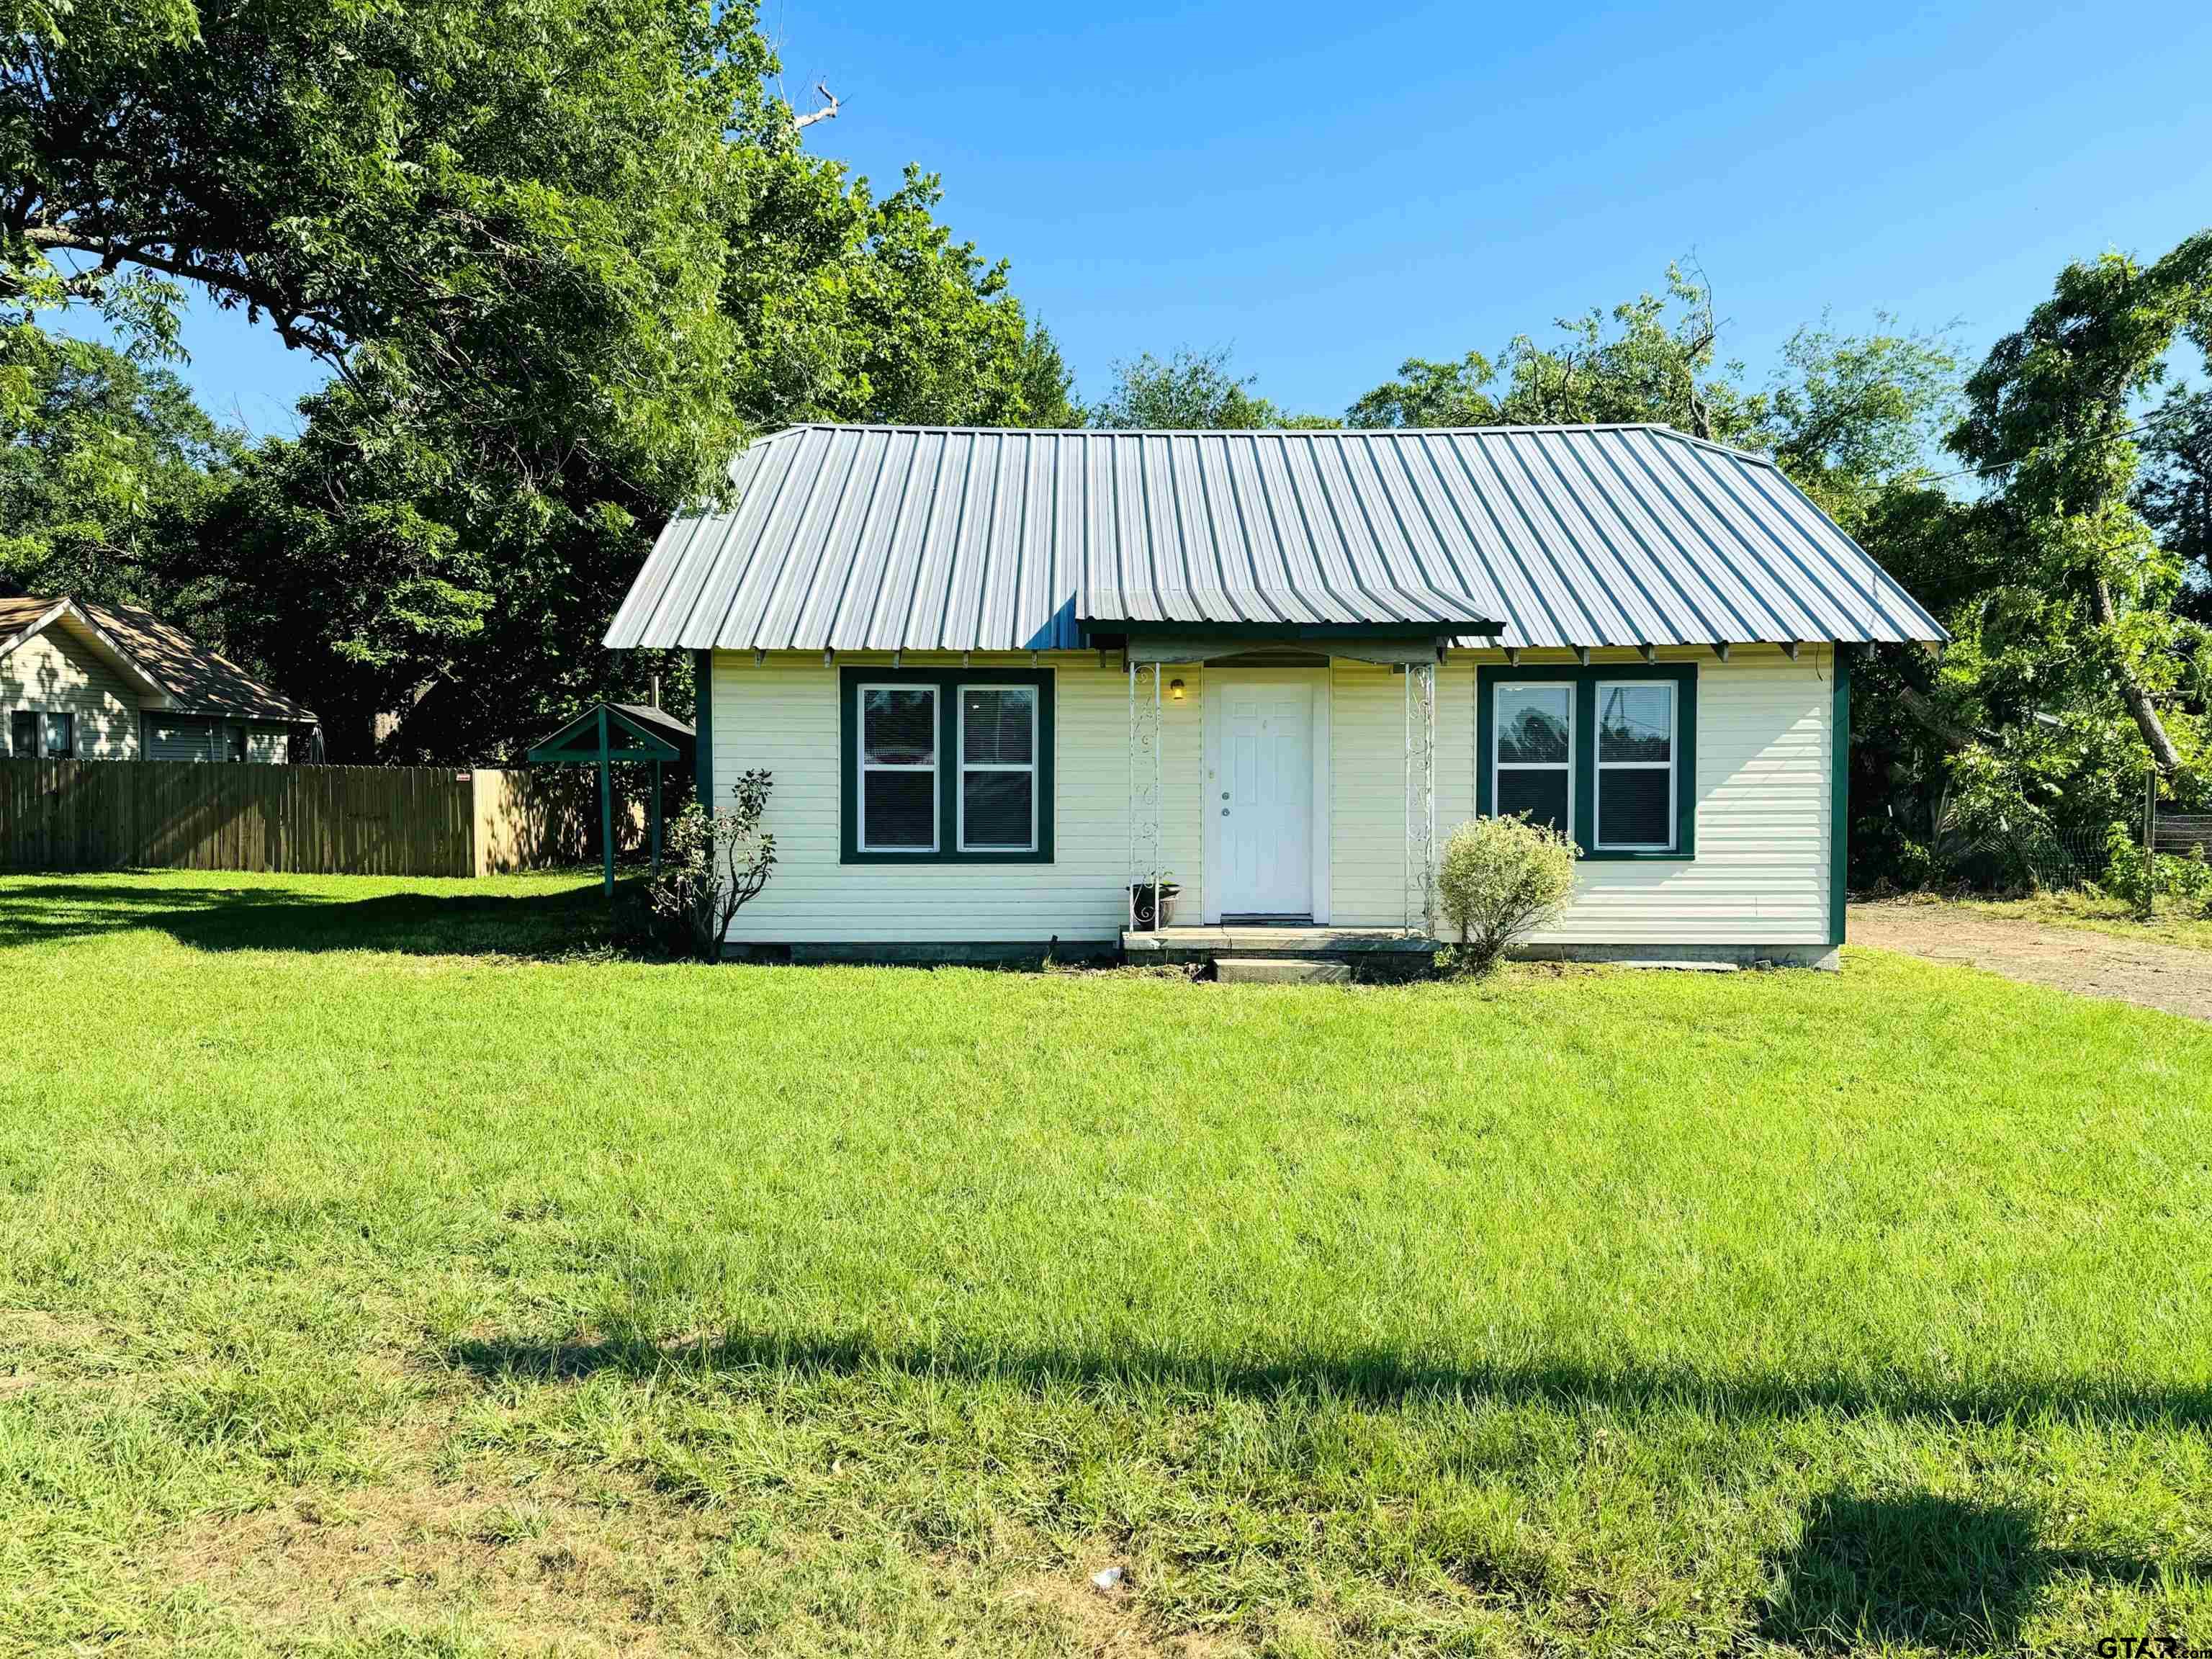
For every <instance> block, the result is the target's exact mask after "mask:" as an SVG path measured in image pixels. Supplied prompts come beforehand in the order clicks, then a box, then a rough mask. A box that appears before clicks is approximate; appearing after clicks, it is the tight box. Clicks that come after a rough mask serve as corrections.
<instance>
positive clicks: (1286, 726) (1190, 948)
mask: <svg viewBox="0 0 2212 1659" xmlns="http://www.w3.org/2000/svg"><path fill="white" fill-rule="evenodd" d="M1449 646H1450V641H1449V638H1448V637H1447V636H1443V635H1438V634H1437V633H1435V632H1432V631H1423V632H1420V633H1408V632H1407V631H1406V630H1404V629H1395V630H1393V629H1362V630H1359V631H1358V632H1353V631H1352V630H1349V629H1346V630H1342V631H1341V632H1340V633H1337V634H1336V635H1335V636H1334V637H1327V638H1319V639H1317V638H1315V637H1312V636H1311V635H1310V634H1303V633H1300V632H1298V631H1297V630H1285V631H1284V632H1283V633H1282V634H1281V635H1280V636H1273V635H1265V634H1257V633H1255V634H1252V635H1241V636H1240V635H1223V634H1221V633H1218V632H1216V633H1211V634H1198V633H1184V634H1177V633H1168V632H1161V633H1152V634H1147V633H1142V632H1137V631H1132V632H1131V633H1130V634H1129V635H1127V637H1126V640H1125V641H1124V642H1123V644H1122V650H1121V655H1122V666H1123V671H1124V674H1125V678H1126V684H1127V717H1128V736H1127V819H1128V861H1127V906H1126V915H1125V922H1124V927H1123V930H1122V940H1121V943H1122V948H1123V951H1124V952H1125V953H1126V954H1127V956H1128V957H1129V958H1130V959H1131V960H1133V961H1153V962H1179V963H1189V962H1197V961H1211V960H1216V959H1218V958H1221V957H1251V958H1255V959H1261V960H1266V959H1273V958H1286V957H1309V958H1316V959H1328V960H1336V961H1346V962H1349V961H1356V960H1361V959H1373V958H1376V957H1379V956H1383V955H1397V956H1401V957H1409V958H1410V957H1421V958H1425V957H1426V956H1427V955H1428V954H1430V953H1431V952H1432V951H1433V950H1434V948H1435V946H1434V939H1435V935H1436V932H1437V891H1436V872H1437V853H1438V845H1437V842H1438V813H1439V805H1438V778H1437V750H1438V738H1437V726H1438V715H1439V701H1438V700H1439V678H1440V676H1439V670H1440V665H1441V663H1442V662H1443V659H1445V657H1446V656H1447V653H1449ZM1194 702H1195V703H1196V704H1197V707H1196V708H1195V709H1193V708H1191V707H1190V705H1191V704H1192V703H1194ZM1194 715H1195V719H1194ZM1194 728H1197V729H1194ZM1175 732H1180V734H1181V735H1180V736H1179V737H1176V736H1174V735H1173V734H1174V733H1175ZM1194 739H1195V744H1194ZM1194 746H1195V747H1196V748H1197V749H1198V751H1199V752H1198V753H1197V754H1195V755H1194V754H1193V753H1192V749H1193V747H1194ZM1170 751H1173V752H1174V753H1176V754H1179V757H1180V759H1179V761H1178V762H1176V763H1170ZM1194 763H1195V764H1194ZM1178 853H1179V854H1180V856H1181V857H1182V860H1184V861H1185V867H1184V868H1183V869H1182V870H1181V871H1178V870H1177V868H1176V854H1178ZM1193 853H1195V854H1197V855H1198V858H1197V864H1198V868H1197V869H1196V870H1195V871H1192V870H1190V869H1189V868H1188V860H1189V859H1190V855H1191V854H1193ZM1194 877H1195V879H1193V878H1194ZM1163 888H1164V889H1165V892H1166V895H1167V902H1166V905H1165V909H1166V912H1167V914H1166V915H1164V916H1162V915H1158V908H1160V907H1158V906H1156V904H1155V902H1154V899H1153V896H1154V895H1156V894H1158V893H1160V892H1161V891H1162V890H1163ZM1178 889H1180V891H1178Z"/></svg>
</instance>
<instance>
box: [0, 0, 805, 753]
mask: <svg viewBox="0 0 2212 1659" xmlns="http://www.w3.org/2000/svg"><path fill="white" fill-rule="evenodd" d="M56 13H57V15H56V16H55V18H54V19H53V20H52V21H50V22H48V23H47V24H46V25H44V26H41V27H33V28H31V29H30V30H28V31H27V32H25V33H19V34H17V35H16V36H15V37H13V38H11V39H10V40H9V42H8V44H7V46H6V47H5V48H4V50H5V52H6V58H5V61H4V70H0V159H4V167H0V178H4V179H6V180H7V181H8V183H7V184H6V185H0V304H5V305H8V306H10V307H14V308H15V311H16V313H17V314H18V316H19V317H21V316H25V315H27V314H29V313H33V312H35V311H37V310H39V309H40V308H41V307H48V306H52V305H53V304H55V303H58V302H68V303H76V304H81V305H88V306H92V307H98V308H99V309H100V310H101V311H103V312H105V313H106V314H107V316H108V318H109V319H110V321H111V322H112V323H114V324H115V325H118V326H119V327H122V328H124V329H125V330H127V331H132V332H134V333H135V334H137V336H138V337H140V338H142V339H143V340H146V341H149V342H150V343H154V344H155V345H157V346H158V345H159V344H160V343H161V342H162V341H163V340H164V339H166V338H167V337H169V336H170V334H171V332H172V331H173V319H174V315H175V311H176V307H178V305H179V303H180V302H181V301H182V299H183V297H184V295H185V290H186V289H188V288H197V289H199V290H200V291H202V292H203V293H204V294H205V295H209V296H210V297H211V298H212V299H213V300H214V301H215V302H216V303H217V304H219V305H222V306H228V307H240V308H242V309H243V310H244V311H245V312H246V314H247V315H248V316H249V317H251V318H253V319H257V320H265V321H266V322H267V323H268V324H269V325H271V326H272V327H273V328H274V329H275V330H276V332H277V333H278V335H279V336H280V337H282V338H283V340H284V341H285V342H286V343H288V344H290V345H292V346H294V347H295V348H297V349H302V350H307V351H312V352H313V353H315V354H316V355H317V356H320V357H321V358H323V359H324V360H325V362H328V363H329V364H330V365H331V368H332V370H333V373H334V374H335V376H336V380H335V382H334V385H333V386H332V388H331V391H330V392H328V393H327V394H325V396H323V397H322V398H319V399H317V400H315V401H314V402H313V404H312V406H311V408H310V410H309V422H310V425H311V427H314V426H319V427H320V428H323V430H322V431H321V432H320V433H319V434H318V441H317V442H316V443H314V444H312V445H308V446H305V447H303V448H302V449H301V451H298V452H292V451H288V450H285V449H284V448H283V447H281V446H280V447H278V448H277V449H276V451H272V452H271V453H270V454H269V455H267V456H264V457H263V458H259V464H258V465H256V466H255V467H254V468H252V469H250V470H249V471H250V476H248V477H246V478H244V479H243V480H242V481H241V483H240V485H239V490H240V494H239V495H237V496H236V497H235V498H234V501H232V502H231V503H230V509H231V511H230V515H229V516H230V521H231V522H233V523H238V522H239V520H240V512H241V510H242V509H243V508H244V507H250V506H251V505H252V504H253V503H254V502H256V501H264V500H268V499H270V498H272V497H282V498H283V499H285V500H287V501H289V504H290V506H291V507H292V509H293V510H292V511H291V512H290V513H286V514H283V515H281V516H280V517H279V518H278V519H277V520H276V525H277V526H280V527H281V529H282V531H283V532H301V533H298V534H291V533H274V532H270V530H269V529H268V527H266V526H264V530H263V531H262V532H260V533H251V534H249V533H246V532H247V531H248V530H250V529H251V528H252V526H246V525H243V524H240V533H239V534H237V535H235V536H234V537H232V538H228V539H224V540H216V539H213V538H201V540H200V542H199V543H198V544H197V545H198V551H199V554H200V556H199V557H198V558H197V560H194V561H191V562H188V563H187V564H185V566H184V567H183V568H178V569H174V570H173V571H171V572H169V573H167V574H168V577H169V579H170V580H172V581H174V582H188V583H191V584H193V585H195V586H197V587H198V588H200V589H202V590H209V589H213V590H215V591H216V592H217V594H218V610H219V611H220V612H221V613H222V614H224V615H229V616H234V617H236V619H237V624H236V627H235V629H233V630H228V631H229V632H232V633H234V635H235V637H233V638H230V639H228V641H227V642H228V643H233V644H235V645H238V646H240V647H242V648H244V649H245V650H246V651H247V652H248V653H249V654H252V655H255V656H258V657H260V658H262V659H264V661H272V660H274V659H276V658H277V657H278V656H279V655H280V654H288V653H291V652H292V651H293V650H294V649H295V647H296V642H297V641H299V640H301V638H302V637H303V636H306V637H310V638H313V639H314V640H315V641H317V642H318V644H319V646H320V647H322V658H321V660H322V661H324V662H325V664H327V665H329V666H330V667H331V670H332V672H331V674H324V673H321V672H319V671H317V670H316V666H315V664H314V663H313V661H309V662H301V663H295V664H293V665H292V666H293V668H294V671H295V678H294V679H292V680H291V681H290V682H289V689H291V690H295V693H296V694H298V695H300V696H302V697H303V698H305V699H307V700H308V701H310V702H316V703H317V704H318V705H319V707H321V708H324V709H325V712H326V714H329V715H330V716H331V720H332V721H333V725H332V731H331V737H332V747H333V750H334V752H336V753H339V754H342V755H346V756H348V757H356V758H358V757H363V756H364V755H365V753H366V749H367V744H368V734H369V730H370V725H369V720H370V715H371V714H372V712H373V711H372V710H371V709H369V708H364V707H362V706H359V705H357V704H352V703H349V702H348V701H347V700H346V698H344V697H343V696H338V695H337V693H339V692H341V691H349V690H358V689H362V688H361V685H360V678H359V677H360V671H361V670H362V666H363V665H374V667H375V668H376V670H377V671H378V672H379V673H380V675H381V676H382V679H381V682H380V684H378V686H377V688H376V690H375V691H374V695H375V696H386V695H388V694H390V693H391V692H392V691H396V690H399V689H401V688H404V687H410V686H416V687H419V686H421V685H422V684H425V683H427V682H428V681H430V680H432V679H435V678H437V677H440V676H445V677H448V678H450V677H452V676H453V675H454V674H455V673H456V672H457V668H456V664H455V659H454V656H453V647H454V645H455V642H456V641H462V640H465V639H467V638H469V637H471V636H472V635H479V634H481V633H483V631H484V624H485V622H486V619H487V618H489V617H493V616H495V615H499V614H501V613H502V612H505V613H507V614H508V615H509V616H510V617H511V619H512V620H513V622H514V623H516V624H517V627H516V628H515V629H513V630H511V631H510V634H509V640H510V642H511V641H513V639H515V638H517V637H520V638H525V639H527V638H528V637H529V636H530V635H531V633H532V629H536V630H538V635H539V637H538V639H537V640H536V641H534V643H535V645H536V647H537V653H536V654H537V660H538V661H539V662H541V663H542V662H544V660H545V659H547V658H548V657H549V656H550V655H552V654H554V653H557V652H558V651H559V650H562V649H566V650H568V651H572V652H573V651H574V650H575V649H576V648H577V647H578V646H579V645H580V643H581V641H583V640H584V639H587V638H588V637H589V633H590V630H591V629H592V627H593V626H594V623H595V620H596V619H595V618H594V617H592V616H590V615H588V614H580V613H566V612H565V606H564V605H563V601H562V597H559V596H570V597H581V596H592V595H596V594H599V593H601V592H604V591H605V588H606V587H607V586H608V585H609V580H610V572H611V567H612V566H613V565H615V564H616V563H618V562H631V561H634V557H635V551H636V548H637V545H638V544H639V538H641V535H642V534H644V533H645V532H646V531H647V527H648V526H652V525H653V524H655V523H657V521H658V520H659V518H660V516H662V515H663V514H665V513H666V512H667V511H668V509H669V508H670V507H671V506H672V505H673V504H674V503H675V502H676V501H679V500H681V499H683V498H684V496H685V495H690V494H692V493H695V492H696V491H697V490H698V489H701V488H702V486H703V485H704V484H705V483H707V482H708V480H710V479H711V478H712V477H714V474H715V472H716V471H718V469H719V468H720V465H721V464H722V462H723V461H724V459H726V455H727V453H728V452H729V450H730V448H731V447H732V446H733V445H734V444H735V443H736V441H738V435H739V433H740V430H741V423H740V422H739V419H738V412H737V410H736V409H735V408H734V407H733V405H732V400H731V399H730V398H729V396H728V393H727V376H728V373H729V368H730V365H731V362H732V355H733V348H734V343H735V342H734V331H733V330H732V328H731V326H730V324H729V321H728V319H727V318H726V314H725V313H724V311H723V309H722V307H721V306H720V291H721V285H722V271H723V261H724V258H725V257H726V241H725V240H724V238H723V236H722V234H721V229H722V227H721V223H720V213H719V204H720V201H721V199H722V196H723V191H724V190H725V187H726V179H727V173H728V159H727V158H728V155H729V148H730V147H729V142H728V134H729V133H730V132H731V131H732V129H733V127H738V128H741V127H742V126H743V125H744V123H746V122H747V121H748V120H751V119H755V118H757V117H758V116H759V114H760V112H762V110H763V107H764V100H763V97H762V95H761V94H760V92H759V84H760V77H761V75H762V73H763V70H764V66H765V64H766V61H767V59H766V54H765V52H764V51H763V48H762V47H761V45H760V42H759V40H758V37H757V34H756V33H754V32H753V31H752V29H751V28H750V15H749V14H746V13H744V12H743V11H742V10H726V11H724V12H722V13H721V14H720V15H715V14H714V13H713V12H712V11H711V10H710V9H709V8H708V6H706V5H705V4H703V3H694V0H409V3H406V4H398V3H391V0H342V3H330V0H289V3H288V0H201V3H198V4H197V6H193V7H179V6H174V5H161V4H152V3H149V0H78V3H76V4H75V5H73V6H72V7H70V9H67V10H61V9H58V8H57V9H56ZM331 455H338V456H343V457H344V458H346V465H333V466H331V467H330V468H329V469H328V470H327V471H325V472H324V473H323V474H321V475H320V476H319V477H316V478H314V479H313V480H307V479H302V478H301V477H299V474H300V471H301V468H302V466H303V465H305V464H306V463H307V461H308V460H311V459H319V458H322V457H325V456H331ZM266 471H276V472H277V473H279V474H281V475H282V477H280V478H279V479H278V480H277V481H276V482H275V483H271V481H270V479H269V478H267V477H264V476H262V475H263V474H264V472H266ZM309 508H312V510H313V513H315V514H317V515H318V516H319V520H320V522H319V525H317V526H307V524H306V523H305V522H304V521H303V520H302V518H301V513H303V512H305V511H307V510H308V509H309ZM395 524H398V525H402V526H405V527H406V528H407V531H408V533H405V534H395V533H392V526H394V525H395ZM310 529H313V531H314V532H315V533H306V532H308V531H309V530H310ZM341 543H343V544H345V545H346V548H347V552H348V555H349V556H347V557H346V558H343V559H339V558H334V557H332V556H331V551H332V550H333V549H334V548H335V547H336V546H337V545H338V544H341ZM487 574H490V575H491V577H492V580H489V581H488V580H485V578H486V576H487ZM572 578H573V579H572ZM225 590H227V591H225ZM391 594H398V595H400V596H402V597H400V598H399V599H396V600H392V599H387V598H386V596H387V595H391ZM550 611H564V614H562V616H561V617H559V618H558V623H559V625H558V626H557V628H556V627H554V626H553V624H554V623H555V621H556V618H555V617H553V616H552V615H551V614H550ZM264 613H265V614H267V615H270V616H272V617H274V618H276V620H275V622H274V623H273V624H272V625H271V626H270V627H268V628H264V627H261V626H259V625H258V622H259V618H260V616H261V615H262V614H264ZM554 633H557V634H558V635H560V636H561V637H560V639H559V642H558V644H557V645H556V642H555V640H554V639H553V638H552V637H551V635H552V634H554ZM386 706H389V705H386Z"/></svg>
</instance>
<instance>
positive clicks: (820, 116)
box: [791, 81, 843, 131]
mask: <svg viewBox="0 0 2212 1659" xmlns="http://www.w3.org/2000/svg"><path fill="white" fill-rule="evenodd" d="M814 90H815V91H817V92H818V93H820V94H822V96H823V99H824V100H825V101H824V102H823V106H822V107H821V108H820V109H817V110H810V111H809V112H807V113H805V115H801V116H797V117H794V118H793V121H792V123H791V125H793V128H795V129H797V130H799V131H805V129H807V128H808V127H811V126H812V125H814V124H815V123H816V122H817V121H834V120H836V118H837V112H838V110H839V109H841V108H842V107H843V106H842V105H841V104H839V103H838V101H837V94H836V93H834V92H832V91H830V90H829V88H828V87H826V86H824V85H823V84H822V82H819V81H817V82H815V83H814Z"/></svg>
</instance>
